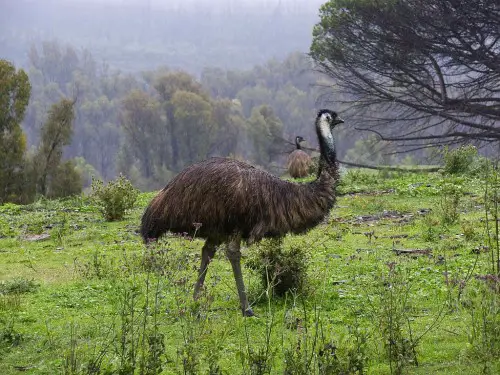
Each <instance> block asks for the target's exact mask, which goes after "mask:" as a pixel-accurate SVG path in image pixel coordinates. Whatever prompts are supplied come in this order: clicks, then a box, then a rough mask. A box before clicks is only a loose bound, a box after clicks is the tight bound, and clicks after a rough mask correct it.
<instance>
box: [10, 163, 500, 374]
mask: <svg viewBox="0 0 500 375" xmlns="http://www.w3.org/2000/svg"><path fill="white" fill-rule="evenodd" d="M484 191H485V183H484V182H483V181H481V180H476V179H468V178H458V177H455V178H444V177H443V176H442V175H441V174H439V173H436V174H409V173H406V174H396V173H387V172H386V173H378V172H367V171H361V170H352V171H350V172H348V173H347V175H346V176H345V177H344V178H343V182H342V184H341V186H340V187H339V193H340V194H341V195H340V197H339V198H338V201H337V204H336V206H335V208H334V209H333V210H332V212H331V215H330V217H329V218H328V220H326V221H325V223H324V224H322V225H320V226H318V227H317V228H315V229H314V230H312V231H311V232H309V233H308V234H307V235H304V236H287V237H286V238H285V240H284V243H283V248H284V251H285V252H286V251H289V250H290V249H299V250H301V251H304V252H305V253H306V266H307V276H306V279H305V281H304V285H303V288H302V289H301V290H300V291H294V292H290V293H288V294H287V295H286V296H285V297H273V296H272V292H271V291H270V290H266V289H265V288H264V287H263V286H262V285H261V282H260V280H261V276H260V275H259V274H258V272H257V271H256V270H254V269H250V268H248V267H245V266H244V276H245V279H246V283H247V287H248V289H249V295H250V300H251V302H253V308H254V311H255V312H256V314H257V315H258V317H257V318H243V317H242V316H241V313H240V310H239V308H238V296H237V293H236V287H235V285H234V281H233V276H232V272H231V267H230V264H229V262H228V261H227V260H226V259H225V255H224V252H223V251H218V252H217V255H216V259H215V260H214V262H212V264H211V266H210V269H209V272H208V275H207V280H206V289H205V291H204V294H203V296H202V298H201V299H200V300H198V301H196V302H194V301H193V300H192V286H193V284H194V282H195V279H196V275H197V271H196V270H197V268H198V266H199V261H200V254H201V246H202V241H200V240H197V239H192V238H189V237H188V236H187V238H179V237H169V238H166V239H164V240H162V241H161V242H160V243H159V244H158V245H157V246H154V247H153V248H151V249H146V248H145V246H144V245H143V244H142V243H141V240H140V237H139V236H138V235H137V233H136V231H137V229H138V227H139V222H140V216H141V213H142V211H143V209H144V207H145V206H146V205H147V203H148V202H149V200H150V199H151V198H152V196H153V194H141V195H140V197H139V199H138V201H137V204H136V208H135V209H134V210H132V211H131V212H130V213H129V215H128V216H127V217H126V219H125V220H124V221H120V222H114V223H108V222H105V221H104V220H103V218H102V216H101V215H100V213H99V210H98V207H96V206H95V205H94V204H93V203H91V202H90V200H89V199H88V198H86V197H79V198H74V199H71V200H65V201H39V202H36V203H34V204H32V205H29V206H17V205H11V204H7V205H4V206H0V374H5V375H8V374H19V373H26V374H59V373H64V374H160V373H161V374H350V373H352V374H355V373H358V374H361V373H363V374H391V373H394V374H397V373H404V374H480V373H490V374H498V373H500V359H498V358H499V355H500V302H499V301H498V299H499V297H500V293H499V292H498V288H499V284H498V282H495V277H494V276H489V277H481V275H487V274H491V273H492V267H493V265H492V262H493V261H492V255H493V256H494V257H495V256H496V253H495V252H496V248H497V247H496V246H497V241H496V240H495V238H494V232H495V224H496V223H497V222H495V221H494V220H491V219H492V216H491V215H492V211H491V210H489V211H488V215H489V216H488V218H487V216H486V212H487V207H490V200H487V202H486V205H485V192H484ZM493 213H494V212H493ZM487 224H488V225H487ZM487 228H489V230H490V232H491V233H490V235H488V230H487ZM492 238H493V240H492ZM266 246H271V245H270V244H267V245H266ZM257 251H258V249H257V248H256V247H255V246H253V247H248V248H244V249H243V256H244V259H243V263H244V264H246V263H248V261H249V260H250V259H252V258H253V257H254V256H255V252H257ZM478 276H479V277H478ZM483 279H487V280H483ZM488 280H489V281H488ZM495 288H497V289H496V291H495Z"/></svg>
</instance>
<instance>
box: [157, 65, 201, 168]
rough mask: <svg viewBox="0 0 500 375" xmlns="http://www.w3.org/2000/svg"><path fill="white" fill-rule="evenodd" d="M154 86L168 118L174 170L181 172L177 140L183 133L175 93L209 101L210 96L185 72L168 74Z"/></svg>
mask: <svg viewBox="0 0 500 375" xmlns="http://www.w3.org/2000/svg"><path fill="white" fill-rule="evenodd" d="M154 86H155V88H156V90H157V91H158V93H159V94H160V97H161V99H162V102H163V106H164V109H165V114H166V116H167V126H168V133H169V137H170V146H171V149H172V166H173V168H174V170H180V169H181V165H182V160H181V155H180V152H181V151H180V150H179V147H180V142H179V140H178V139H177V137H178V135H179V134H180V133H181V132H182V129H181V128H180V126H181V125H180V124H179V123H178V118H176V115H175V105H174V103H173V102H172V100H173V98H174V96H175V93H176V92H177V91H179V90H182V91H184V92H191V93H195V94H197V95H199V96H200V97H201V98H202V99H205V100H209V97H208V94H207V93H205V92H204V91H203V89H202V87H201V84H200V83H198V82H196V81H195V79H194V78H193V77H192V76H191V75H189V74H188V73H185V72H181V71H178V72H167V73H164V74H161V75H160V76H159V77H157V78H156V80H155V82H154Z"/></svg>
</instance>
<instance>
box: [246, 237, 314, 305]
mask: <svg viewBox="0 0 500 375" xmlns="http://www.w3.org/2000/svg"><path fill="white" fill-rule="evenodd" d="M247 265H248V266H249V267H250V268H252V269H254V270H256V271H257V273H258V274H259V276H260V279H261V281H262V283H263V285H264V287H265V288H268V287H270V288H271V289H272V291H273V293H274V294H276V295H278V296H283V295H285V294H286V292H288V291H291V290H301V289H302V287H303V286H304V283H305V279H306V270H307V259H306V252H305V251H304V250H303V249H301V248H299V247H291V248H290V249H287V250H284V249H283V244H282V241H281V240H280V239H265V240H263V241H261V242H259V243H258V244H257V253H256V254H255V256H254V257H252V258H251V259H249V261H248V262H247Z"/></svg>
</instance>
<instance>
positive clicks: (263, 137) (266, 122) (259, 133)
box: [248, 105, 283, 167]
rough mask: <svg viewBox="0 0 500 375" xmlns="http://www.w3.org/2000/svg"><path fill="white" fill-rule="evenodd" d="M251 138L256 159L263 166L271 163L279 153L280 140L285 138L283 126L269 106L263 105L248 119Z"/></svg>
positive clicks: (253, 111)
mask: <svg viewBox="0 0 500 375" xmlns="http://www.w3.org/2000/svg"><path fill="white" fill-rule="evenodd" d="M248 124H249V131H250V136H251V138H252V141H253V146H254V159H255V161H256V162H257V163H258V164H259V165H261V166H263V167H270V163H271V161H272V160H273V158H274V157H275V156H276V154H277V153H278V152H279V149H280V143H279V142H277V140H278V139H281V138H282V137H283V124H282V122H281V120H280V119H279V118H278V117H277V116H276V115H275V114H274V111H273V109H272V108H271V107H270V106H268V105H261V106H258V107H255V108H254V109H253V110H252V115H251V116H250V118H249V119H248Z"/></svg>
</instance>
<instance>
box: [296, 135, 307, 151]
mask: <svg viewBox="0 0 500 375" xmlns="http://www.w3.org/2000/svg"><path fill="white" fill-rule="evenodd" d="M304 141H305V139H304V138H302V137H301V136H300V135H298V136H296V137H295V145H296V146H297V149H298V150H300V149H301V147H300V143H301V142H304Z"/></svg>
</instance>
